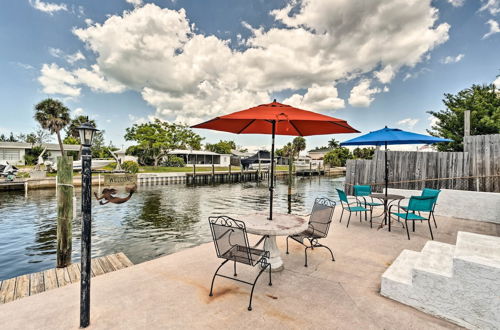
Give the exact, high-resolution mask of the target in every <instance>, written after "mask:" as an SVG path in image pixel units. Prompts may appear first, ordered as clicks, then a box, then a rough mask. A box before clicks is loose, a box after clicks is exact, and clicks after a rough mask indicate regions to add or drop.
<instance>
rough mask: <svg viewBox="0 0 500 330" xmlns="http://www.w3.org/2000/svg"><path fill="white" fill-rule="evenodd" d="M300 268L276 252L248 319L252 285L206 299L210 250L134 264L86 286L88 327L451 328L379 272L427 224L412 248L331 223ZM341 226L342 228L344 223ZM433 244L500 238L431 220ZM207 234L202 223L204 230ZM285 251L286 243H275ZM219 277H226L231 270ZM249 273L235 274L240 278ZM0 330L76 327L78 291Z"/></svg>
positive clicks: (16, 315)
mask: <svg viewBox="0 0 500 330" xmlns="http://www.w3.org/2000/svg"><path fill="white" fill-rule="evenodd" d="M339 215H340V212H339V210H336V212H335V219H334V224H333V227H332V228H331V229H330V235H329V237H328V238H327V239H326V240H324V244H326V245H328V246H330V247H331V248H332V250H333V251H334V254H335V258H336V262H332V261H331V260H330V259H329V254H328V251H326V250H324V249H317V250H314V251H312V252H311V253H310V254H309V256H310V258H309V267H308V268H305V267H304V266H303V263H304V251H303V248H302V247H301V246H299V245H298V244H296V243H293V242H291V243H290V247H291V249H290V250H291V252H290V254H289V255H285V254H284V253H283V256H282V257H283V259H284V262H285V270H284V271H283V272H281V273H273V286H272V287H269V286H268V285H267V280H266V278H267V277H264V276H263V277H262V278H261V279H260V280H259V284H258V285H257V287H256V289H255V290H256V291H255V295H254V302H253V311H251V312H249V311H247V309H246V308H247V304H248V297H249V287H248V286H245V285H244V284H239V283H237V282H234V281H229V280H226V279H221V278H217V279H216V283H215V289H214V294H215V295H214V297H209V296H208V292H209V289H210V288H209V286H210V281H211V278H212V275H213V272H214V271H215V269H216V268H217V266H218V265H219V264H220V261H221V260H220V259H217V258H216V256H215V251H214V247H213V243H211V242H210V243H208V244H204V245H201V246H198V247H196V248H192V249H188V250H184V251H181V252H179V253H175V254H172V255H169V256H165V257H161V258H158V259H155V260H152V261H149V262H145V263H142V264H139V265H135V266H132V267H129V268H126V269H123V270H119V271H115V272H112V273H108V274H105V275H102V276H100V277H97V278H94V279H93V280H92V297H91V324H90V327H89V329H139V328H140V329H174V328H189V329H207V328H208V329H229V328H239V329H260V328H268V329H275V328H287V329H288V328H291V329H403V328H404V329H439V328H458V326H456V325H454V324H452V323H449V322H447V321H445V320H442V319H438V318H435V317H432V316H429V315H427V314H424V313H422V312H420V311H418V310H416V309H413V308H411V307H408V306H405V305H403V304H400V303H397V302H394V301H392V300H390V299H387V298H384V297H382V296H381V295H380V294H379V291H380V280H381V275H382V273H383V272H384V271H385V270H386V269H387V267H388V266H389V265H390V264H391V262H392V261H393V260H394V259H395V258H396V257H397V256H398V255H399V253H400V252H401V251H402V250H403V249H411V250H415V251H419V250H420V249H422V247H423V246H424V244H425V242H426V241H427V240H428V239H429V238H430V236H429V232H428V227H427V224H426V223H423V224H420V223H417V228H416V232H415V233H412V236H411V237H412V239H411V241H408V240H407V239H406V232H405V231H404V230H403V229H402V228H401V226H400V225H398V224H395V225H394V226H393V231H392V232H390V233H389V232H387V230H386V229H381V230H377V229H376V228H375V227H376V226H375V225H374V228H372V229H371V228H370V226H369V223H367V222H364V221H363V223H360V222H359V220H358V219H357V218H353V219H351V224H350V226H349V228H346V227H345V221H343V222H342V223H341V224H339V222H338V217H339ZM345 220H347V219H346V218H345ZM437 223H438V229H437V230H435V238H436V240H437V241H441V242H445V243H452V244H454V243H455V239H456V235H457V231H469V232H474V233H481V234H487V235H494V236H500V225H497V224H492V223H485V222H477V221H468V220H462V219H454V218H446V217H437ZM207 226H208V223H207ZM278 243H279V245H280V246H281V248H282V251H284V243H285V240H284V238H280V239H279V240H278ZM226 267H227V268H226V272H225V274H227V275H231V274H232V267H231V265H227V266H226ZM254 276H255V270H254V269H251V268H250V267H245V266H240V267H239V268H238V278H240V279H250V278H253V277H254ZM0 324H1V328H2V329H77V328H78V325H79V285H78V284H71V285H69V286H66V287H63V288H59V289H55V290H51V291H47V292H44V293H41V294H38V295H35V296H31V297H27V298H23V299H20V300H17V301H14V302H11V303H7V304H4V305H1V306H0Z"/></svg>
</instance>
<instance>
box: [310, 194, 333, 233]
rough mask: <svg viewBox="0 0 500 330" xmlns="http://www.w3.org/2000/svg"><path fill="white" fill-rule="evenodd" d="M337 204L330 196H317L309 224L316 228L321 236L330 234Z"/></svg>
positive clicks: (315, 231)
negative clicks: (329, 230)
mask: <svg viewBox="0 0 500 330" xmlns="http://www.w3.org/2000/svg"><path fill="white" fill-rule="evenodd" d="M336 204H337V203H335V202H334V201H332V200H330V199H328V198H316V200H315V201H314V206H313V209H312V212H311V216H310V217H309V224H310V225H311V226H312V227H313V228H314V233H315V234H320V235H319V236H321V237H326V235H328V229H329V228H330V223H331V222H332V217H333V211H335V205H336Z"/></svg>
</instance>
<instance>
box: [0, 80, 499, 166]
mask: <svg viewBox="0 0 500 330" xmlns="http://www.w3.org/2000/svg"><path fill="white" fill-rule="evenodd" d="M443 104H444V107H445V108H444V109H442V110H439V111H428V113H429V114H430V115H431V116H432V117H433V118H435V123H434V124H433V125H432V127H431V128H430V129H429V130H428V133H429V134H431V135H433V136H437V137H443V138H448V139H451V140H452V142H449V143H439V144H437V149H438V150H439V151H463V133H464V113H465V111H467V110H469V111H470V112H471V116H470V117H471V125H470V127H471V135H478V134H498V133H500V91H499V90H498V89H497V88H496V86H495V85H494V84H490V85H472V86H471V87H470V88H466V89H464V90H462V91H459V92H458V93H457V94H451V93H446V94H444V99H443ZM34 118H35V120H36V121H37V122H38V123H39V125H40V127H39V128H37V129H36V130H35V131H33V132H30V133H27V134H19V135H17V136H15V135H14V134H13V133H10V135H5V134H1V135H0V141H10V142H17V141H19V142H27V143H31V144H32V145H33V146H34V147H33V148H34V149H32V151H30V152H31V153H30V152H29V153H28V155H27V159H26V161H27V163H32V162H34V161H35V160H36V155H35V153H38V154H39V153H41V150H40V149H36V148H38V147H39V146H40V145H41V144H43V143H46V142H49V141H50V135H51V134H56V136H57V142H58V144H59V146H60V149H61V152H62V153H63V154H64V153H65V152H64V146H63V144H80V141H79V132H78V129H77V128H78V127H79V126H80V125H81V124H83V123H84V122H87V121H89V120H88V118H87V117H85V116H76V117H74V118H71V116H70V111H69V109H68V108H67V107H66V106H65V105H64V104H63V103H62V102H61V101H59V100H54V99H51V98H48V99H45V100H43V101H41V102H40V103H38V104H37V105H35V114H34ZM89 122H90V123H91V124H92V125H94V127H96V126H97V125H96V122H95V121H94V120H90V121H89ZM62 132H64V133H65V136H64V138H63V137H62V135H61V133H62ZM124 138H125V140H127V141H130V142H133V143H134V144H133V145H132V146H130V147H129V148H128V149H127V153H128V154H131V155H134V156H137V158H138V160H139V163H140V164H141V165H153V166H159V165H162V164H163V165H165V164H166V165H168V164H180V163H182V159H176V158H177V157H174V156H170V155H169V152H170V151H172V150H174V149H191V150H201V148H202V147H203V145H202V142H203V140H204V138H203V137H201V136H200V135H199V134H197V133H195V132H193V131H192V130H191V129H190V128H189V126H187V125H184V124H177V123H168V122H165V121H161V120H159V119H155V120H153V121H151V122H148V123H141V124H134V125H132V127H129V128H127V129H126V133H125V136H124ZM204 148H205V149H206V150H209V151H213V152H216V153H221V154H229V153H231V152H232V150H239V151H241V152H246V151H248V150H247V149H245V148H243V147H238V146H237V145H236V143H235V142H234V141H231V140H220V141H219V142H217V143H205V145H204ZM305 148H306V141H305V139H304V138H303V137H296V138H295V139H293V141H291V142H289V143H287V144H286V145H285V146H283V147H282V148H279V149H278V150H277V151H276V154H277V155H278V156H283V157H289V158H291V159H295V158H297V157H298V155H299V153H300V152H301V151H303V150H305ZM110 150H117V148H116V147H115V146H113V144H112V143H111V142H109V143H108V144H106V143H105V140H104V131H103V130H100V131H99V132H98V133H97V134H96V136H95V138H94V143H93V146H92V156H93V157H96V158H109V157H111V154H110ZM310 151H323V152H325V155H324V159H323V160H324V162H325V163H326V164H328V165H331V166H345V163H346V161H347V160H348V159H353V158H363V159H370V158H371V157H373V154H374V148H356V149H354V150H353V151H352V152H351V151H350V150H349V149H347V148H343V147H340V144H339V142H338V141H336V140H335V139H331V140H330V141H328V143H327V145H326V146H323V147H317V148H315V149H312V150H310Z"/></svg>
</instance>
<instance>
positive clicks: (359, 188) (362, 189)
mask: <svg viewBox="0 0 500 330" xmlns="http://www.w3.org/2000/svg"><path fill="white" fill-rule="evenodd" d="M353 189H354V196H355V197H356V199H358V200H359V201H361V200H360V199H359V198H362V199H363V202H364V203H363V204H364V205H365V208H368V207H369V208H370V213H371V214H373V208H374V207H375V206H383V205H384V204H383V203H378V202H374V201H373V197H370V195H371V194H372V187H371V186H369V185H354V186H353ZM367 199H368V200H367ZM382 214H383V213H382ZM366 216H367V212H365V220H366ZM370 227H372V223H371V222H370Z"/></svg>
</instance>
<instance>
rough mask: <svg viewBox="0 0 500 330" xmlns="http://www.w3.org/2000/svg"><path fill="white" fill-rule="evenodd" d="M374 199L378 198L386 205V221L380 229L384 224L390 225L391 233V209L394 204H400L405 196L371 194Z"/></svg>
mask: <svg viewBox="0 0 500 330" xmlns="http://www.w3.org/2000/svg"><path fill="white" fill-rule="evenodd" d="M369 196H370V197H372V198H376V199H378V200H380V201H381V202H382V203H384V221H383V222H382V224H381V226H380V228H382V226H383V224H384V223H385V224H386V225H387V224H389V231H391V215H390V214H389V207H390V206H391V204H392V203H394V202H396V201H397V202H400V201H401V200H402V199H404V198H405V196H401V195H395V194H387V195H386V194H370V195H369Z"/></svg>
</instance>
